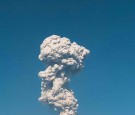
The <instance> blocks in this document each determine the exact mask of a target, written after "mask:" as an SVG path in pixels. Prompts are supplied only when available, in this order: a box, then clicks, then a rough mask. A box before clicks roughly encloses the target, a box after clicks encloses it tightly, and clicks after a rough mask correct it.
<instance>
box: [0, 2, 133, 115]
mask: <svg viewBox="0 0 135 115" xmlns="http://www.w3.org/2000/svg"><path fill="white" fill-rule="evenodd" d="M52 34H56V35H60V36H66V37H68V38H70V39H71V41H75V42H77V43H78V44H80V45H83V46H85V47H86V48H88V49H90V51H91V54H90V55H89V56H88V57H87V59H86V60H85V68H84V69H83V70H82V71H81V73H80V74H77V75H76V76H75V77H74V76H73V77H72V78H71V83H70V87H71V89H73V90H74V92H75V96H76V97H77V98H78V100H79V104H80V105H79V108H78V113H79V115H135V90H134V89H135V1H134V0H57V1H56V0H0V115H58V114H57V113H55V112H53V111H52V109H51V108H49V107H48V106H46V105H43V104H41V103H39V102H38V101H37V99H38V97H39V96H40V82H41V81H40V79H39V78H38V76H37V74H38V72H39V71H41V70H44V65H43V63H41V62H40V61H39V60H38V55H39V46H40V44H41V43H42V41H43V40H44V38H45V37H48V36H50V35H52Z"/></svg>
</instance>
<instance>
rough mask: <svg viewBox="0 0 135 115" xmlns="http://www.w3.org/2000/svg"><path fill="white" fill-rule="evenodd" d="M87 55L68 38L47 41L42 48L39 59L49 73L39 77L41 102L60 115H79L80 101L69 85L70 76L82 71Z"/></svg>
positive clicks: (47, 39) (84, 49) (53, 38)
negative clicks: (40, 80)
mask: <svg viewBox="0 0 135 115" xmlns="http://www.w3.org/2000/svg"><path fill="white" fill-rule="evenodd" d="M88 53H89V50H87V49H86V48H85V47H83V46H79V45H78V44H77V43H75V42H73V43H71V42H70V40H69V39H68V38H66V37H63V38H61V37H60V36H57V35H52V36H50V37H47V38H46V39H45V40H44V41H43V43H42V44H41V46H40V54H39V59H40V60H41V61H43V62H44V63H45V64H46V65H47V69H46V70H45V71H40V72H39V74H38V75H39V77H40V78H41V79H42V82H41V97H40V98H39V101H41V102H44V103H47V104H50V105H52V106H53V107H54V109H55V110H58V111H59V112H60V115H77V108H78V103H77V99H76V98H75V97H74V92H73V91H72V90H69V88H68V89H67V84H68V82H69V81H70V78H69V77H70V75H71V74H72V73H75V72H77V71H78V70H80V69H82V68H83V59H84V58H85V56H86V55H87V54H88Z"/></svg>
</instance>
